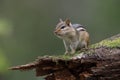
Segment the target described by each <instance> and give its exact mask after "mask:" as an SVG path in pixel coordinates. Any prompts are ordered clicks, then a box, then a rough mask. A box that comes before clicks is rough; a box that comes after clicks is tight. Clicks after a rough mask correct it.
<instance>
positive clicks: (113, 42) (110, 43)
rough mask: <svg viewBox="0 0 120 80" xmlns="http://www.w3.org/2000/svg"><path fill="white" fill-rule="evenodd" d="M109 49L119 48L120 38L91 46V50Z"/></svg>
mask: <svg viewBox="0 0 120 80" xmlns="http://www.w3.org/2000/svg"><path fill="white" fill-rule="evenodd" d="M102 46H103V47H109V48H117V47H120V38H116V39H114V40H109V39H106V40H103V41H101V42H99V43H96V44H93V45H91V46H90V48H98V47H102Z"/></svg>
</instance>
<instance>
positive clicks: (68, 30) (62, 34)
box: [54, 19, 75, 38]
mask: <svg viewBox="0 0 120 80" xmlns="http://www.w3.org/2000/svg"><path fill="white" fill-rule="evenodd" d="M54 33H55V35H57V36H58V37H59V38H67V37H71V36H73V35H75V29H74V28H73V27H72V24H71V22H70V20H69V19H66V20H65V21H63V20H62V19H60V22H59V23H58V24H57V26H56V28H55V30H54Z"/></svg>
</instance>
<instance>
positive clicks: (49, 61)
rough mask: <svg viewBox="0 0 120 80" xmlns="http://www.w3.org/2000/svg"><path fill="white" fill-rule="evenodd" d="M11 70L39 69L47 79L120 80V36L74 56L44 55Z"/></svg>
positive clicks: (39, 72)
mask: <svg viewBox="0 0 120 80" xmlns="http://www.w3.org/2000/svg"><path fill="white" fill-rule="evenodd" d="M10 69H11V70H22V71H25V70H31V69H35V71H36V76H45V77H44V78H45V80H120V34H118V35H116V36H113V37H111V38H108V39H105V40H103V41H101V42H99V43H96V44H93V45H91V46H90V47H89V49H88V50H81V51H78V52H77V53H75V54H74V55H61V56H43V57H38V58H37V59H36V60H35V61H34V62H31V63H28V64H25V65H20V66H15V67H11V68H10Z"/></svg>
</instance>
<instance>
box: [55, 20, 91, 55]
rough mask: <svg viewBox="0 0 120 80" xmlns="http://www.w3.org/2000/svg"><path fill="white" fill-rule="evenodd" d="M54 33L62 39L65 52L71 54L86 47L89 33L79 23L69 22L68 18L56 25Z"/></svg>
mask: <svg viewBox="0 0 120 80" xmlns="http://www.w3.org/2000/svg"><path fill="white" fill-rule="evenodd" d="M54 33H55V35H56V36H57V37H59V38H61V39H62V40H63V43H64V46H65V50H66V51H65V54H73V53H75V52H76V51H78V50H81V49H82V48H88V44H89V33H88V32H87V31H86V29H85V28H83V26H82V25H81V24H71V22H70V20H69V19H66V20H65V21H63V20H62V19H60V22H59V23H58V24H57V25H56V28H55V31H54Z"/></svg>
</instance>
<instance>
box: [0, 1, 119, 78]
mask: <svg viewBox="0 0 120 80" xmlns="http://www.w3.org/2000/svg"><path fill="white" fill-rule="evenodd" d="M59 18H62V19H65V18H69V19H71V22H72V23H81V24H82V25H85V26H86V29H87V30H88V32H89V33H90V37H91V44H93V43H96V42H99V41H100V40H102V39H105V38H108V37H110V36H113V35H115V34H118V33H119V32H120V0H0V80H43V79H41V78H40V77H35V72H34V71H27V72H20V71H10V70H7V68H8V67H10V66H15V65H21V64H26V63H29V62H31V61H33V60H35V58H36V57H37V56H43V55H58V54H63V53H64V46H63V43H62V40H60V39H58V38H57V37H56V36H54V34H53V30H54V28H55V26H56V24H57V23H58V22H59Z"/></svg>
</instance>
